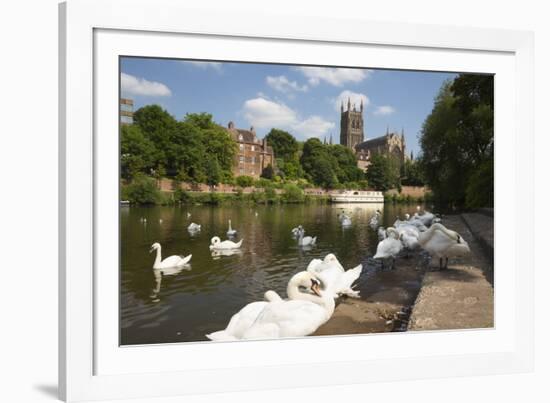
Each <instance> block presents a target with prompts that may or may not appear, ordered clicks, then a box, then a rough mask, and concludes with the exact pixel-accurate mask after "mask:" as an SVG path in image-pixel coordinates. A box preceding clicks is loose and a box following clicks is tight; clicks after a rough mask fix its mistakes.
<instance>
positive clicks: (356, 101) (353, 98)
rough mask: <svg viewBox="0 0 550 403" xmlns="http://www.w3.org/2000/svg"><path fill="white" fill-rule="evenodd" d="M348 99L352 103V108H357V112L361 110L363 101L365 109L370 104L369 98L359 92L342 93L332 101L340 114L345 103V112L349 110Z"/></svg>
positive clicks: (347, 91) (346, 91)
mask: <svg viewBox="0 0 550 403" xmlns="http://www.w3.org/2000/svg"><path fill="white" fill-rule="evenodd" d="M348 99H349V101H350V102H351V107H352V109H353V105H355V106H356V108H357V110H359V108H360V105H361V101H363V107H364V108H366V107H367V106H369V104H370V100H369V97H367V96H366V95H365V94H361V93H358V92H353V91H349V90H345V91H342V92H341V93H340V95H338V96H337V97H336V98H334V99H333V100H332V102H333V104H334V109H335V110H336V111H338V112H340V107H341V106H342V103H344V110H347V109H348Z"/></svg>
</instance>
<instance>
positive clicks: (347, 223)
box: [340, 214, 351, 227]
mask: <svg viewBox="0 0 550 403" xmlns="http://www.w3.org/2000/svg"><path fill="white" fill-rule="evenodd" d="M340 223H341V224H342V227H349V226H350V225H351V218H350V217H349V216H347V215H346V214H344V215H343V216H342V219H341V220H340Z"/></svg>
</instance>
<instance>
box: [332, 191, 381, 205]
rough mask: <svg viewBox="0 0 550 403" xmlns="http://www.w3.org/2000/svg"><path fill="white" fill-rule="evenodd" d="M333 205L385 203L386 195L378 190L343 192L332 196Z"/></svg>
mask: <svg viewBox="0 0 550 403" xmlns="http://www.w3.org/2000/svg"><path fill="white" fill-rule="evenodd" d="M330 201H331V202H333V203H384V194H383V193H382V192H379V191H376V190H341V191H339V192H338V193H332V194H331V195H330Z"/></svg>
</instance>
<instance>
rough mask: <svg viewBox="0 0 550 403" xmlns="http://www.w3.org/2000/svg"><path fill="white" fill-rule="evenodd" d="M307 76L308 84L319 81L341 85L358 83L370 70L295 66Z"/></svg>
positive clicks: (315, 83) (316, 83) (314, 83)
mask: <svg viewBox="0 0 550 403" xmlns="http://www.w3.org/2000/svg"><path fill="white" fill-rule="evenodd" d="M296 69H297V70H298V71H300V72H301V73H302V74H303V75H304V76H306V77H307V78H308V83H309V84H310V85H313V86H315V85H319V83H320V82H321V81H324V82H326V83H327V84H330V85H334V86H336V87H341V86H342V85H344V84H345V83H350V82H351V83H359V82H361V81H363V80H364V79H365V78H367V77H368V76H369V75H370V73H371V71H370V70H365V69H350V68H334V67H296Z"/></svg>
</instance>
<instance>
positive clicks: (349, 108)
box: [348, 97, 351, 112]
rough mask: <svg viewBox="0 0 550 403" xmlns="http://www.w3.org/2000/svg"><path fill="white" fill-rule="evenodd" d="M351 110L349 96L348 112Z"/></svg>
mask: <svg viewBox="0 0 550 403" xmlns="http://www.w3.org/2000/svg"><path fill="white" fill-rule="evenodd" d="M350 110H351V98H350V97H348V112H349V111H350Z"/></svg>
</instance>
